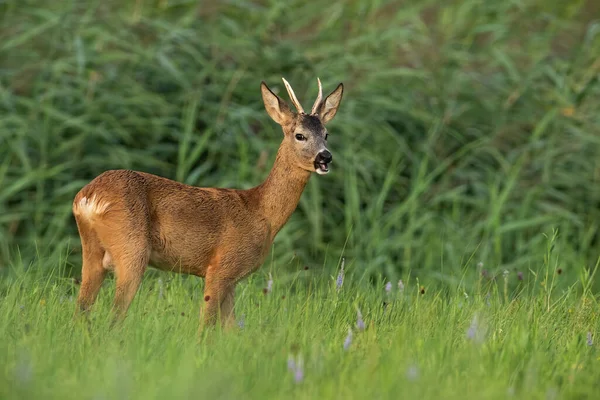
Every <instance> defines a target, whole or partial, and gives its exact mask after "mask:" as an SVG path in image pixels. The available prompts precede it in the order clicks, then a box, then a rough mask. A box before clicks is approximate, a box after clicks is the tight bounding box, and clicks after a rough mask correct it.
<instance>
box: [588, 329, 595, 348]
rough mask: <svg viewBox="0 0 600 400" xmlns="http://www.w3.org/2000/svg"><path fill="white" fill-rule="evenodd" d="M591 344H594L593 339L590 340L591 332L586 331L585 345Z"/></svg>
mask: <svg viewBox="0 0 600 400" xmlns="http://www.w3.org/2000/svg"><path fill="white" fill-rule="evenodd" d="M593 344H594V341H593V340H592V332H588V333H587V345H588V346H592V345H593Z"/></svg>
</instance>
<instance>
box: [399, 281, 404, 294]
mask: <svg viewBox="0 0 600 400" xmlns="http://www.w3.org/2000/svg"><path fill="white" fill-rule="evenodd" d="M398 291H399V292H400V293H404V282H402V279H400V280H399V281H398Z"/></svg>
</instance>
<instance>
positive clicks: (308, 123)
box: [260, 78, 344, 175]
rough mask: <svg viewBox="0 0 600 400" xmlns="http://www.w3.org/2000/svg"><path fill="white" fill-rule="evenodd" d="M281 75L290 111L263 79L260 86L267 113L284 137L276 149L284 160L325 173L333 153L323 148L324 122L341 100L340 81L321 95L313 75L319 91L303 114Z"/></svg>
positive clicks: (302, 167) (319, 81)
mask: <svg viewBox="0 0 600 400" xmlns="http://www.w3.org/2000/svg"><path fill="white" fill-rule="evenodd" d="M282 79H283V83H284V84H285V87H286V89H287V92H288V94H289V96H290V99H291V100H292V103H293V104H294V106H295V107H296V110H297V112H293V111H292V110H291V109H290V108H289V107H288V105H287V103H286V102H285V101H284V100H283V99H282V98H281V97H279V96H277V95H276V94H275V93H273V92H272V91H271V89H269V87H268V86H267V84H266V83H265V82H262V83H261V86H260V89H261V92H262V98H263V102H264V104H265V109H266V110H267V113H268V114H269V116H270V117H271V118H272V119H273V120H274V121H275V122H277V123H278V124H279V125H281V127H282V129H283V134H284V138H283V141H282V143H281V146H280V148H279V149H280V150H279V151H280V153H281V154H282V155H283V156H284V157H286V159H287V160H288V162H291V163H292V164H293V165H295V166H296V167H298V168H301V169H303V170H307V171H310V172H316V173H318V174H320V175H324V174H327V173H328V172H329V164H330V163H331V161H332V160H333V157H332V155H331V153H330V152H329V150H328V149H327V137H328V132H327V129H325V125H326V124H327V123H328V122H329V121H331V120H332V119H333V117H334V116H335V114H336V113H337V110H338V107H339V106H340V102H341V101H342V94H343V92H344V85H343V84H341V83H340V84H339V85H338V87H337V88H336V89H335V90H334V91H333V92H331V94H330V95H329V96H327V97H326V98H325V99H323V88H322V86H321V80H319V78H317V82H318V84H319V93H318V95H317V99H316V100H315V103H314V105H313V107H312V109H311V112H310V114H306V113H305V112H304V109H303V108H302V105H301V104H300V102H299V101H298V99H297V98H296V94H295V93H294V90H293V89H292V87H291V86H290V84H289V83H288V82H287V81H286V80H285V79H284V78H282Z"/></svg>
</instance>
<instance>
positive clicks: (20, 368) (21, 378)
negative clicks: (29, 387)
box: [14, 352, 33, 385]
mask: <svg viewBox="0 0 600 400" xmlns="http://www.w3.org/2000/svg"><path fill="white" fill-rule="evenodd" d="M14 371H15V372H14V373H15V378H16V380H17V382H19V383H20V384H22V385H26V384H28V383H29V382H30V381H31V378H32V376H33V368H32V362H31V358H30V357H29V354H27V353H25V352H22V353H21V354H20V355H19V359H18V361H17V365H15V370H14Z"/></svg>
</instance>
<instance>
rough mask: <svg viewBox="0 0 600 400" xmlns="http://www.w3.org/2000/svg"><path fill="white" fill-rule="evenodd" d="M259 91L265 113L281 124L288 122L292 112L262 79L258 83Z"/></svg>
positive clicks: (292, 115)
mask: <svg viewBox="0 0 600 400" xmlns="http://www.w3.org/2000/svg"><path fill="white" fill-rule="evenodd" d="M260 92H261V93H262V98H263V102H264V103H265V109H266V110H267V114H269V116H270V117H271V118H273V121H275V122H277V123H278V124H279V125H282V126H283V125H287V124H289V123H290V122H291V120H292V119H293V118H294V113H293V112H292V110H290V108H289V107H288V105H287V104H286V102H285V101H284V100H283V99H282V98H281V97H279V96H277V95H276V94H275V93H273V92H272V91H271V89H269V87H268V86H267V84H266V83H265V82H264V81H263V82H261V84H260Z"/></svg>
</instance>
